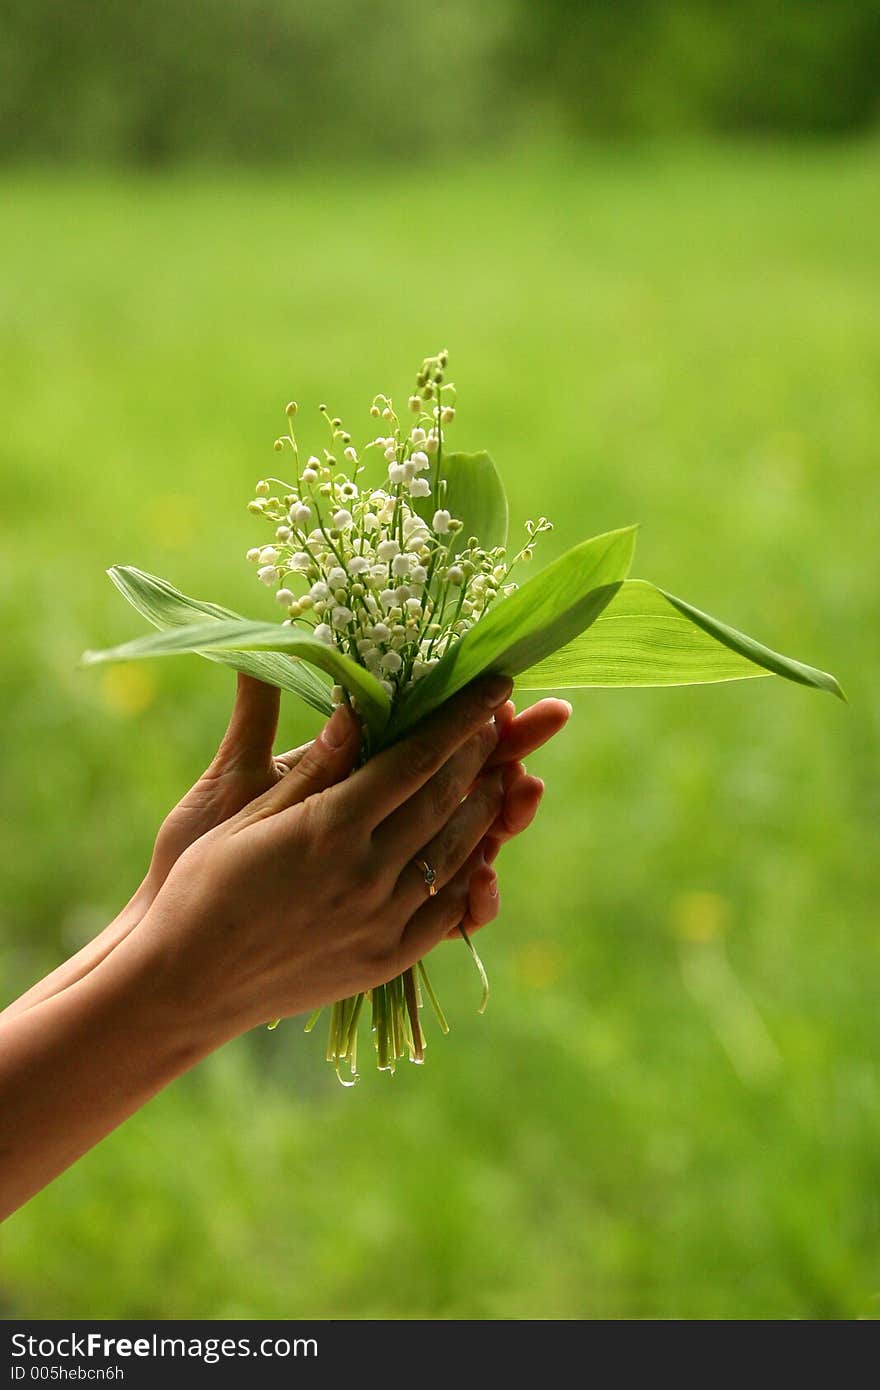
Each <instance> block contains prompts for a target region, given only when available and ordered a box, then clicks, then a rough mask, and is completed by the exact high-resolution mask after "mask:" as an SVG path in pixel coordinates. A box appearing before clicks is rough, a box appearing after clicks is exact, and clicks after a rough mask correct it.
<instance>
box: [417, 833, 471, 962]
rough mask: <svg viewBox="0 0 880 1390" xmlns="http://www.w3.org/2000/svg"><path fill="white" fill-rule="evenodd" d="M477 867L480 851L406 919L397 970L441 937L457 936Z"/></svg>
mask: <svg viewBox="0 0 880 1390" xmlns="http://www.w3.org/2000/svg"><path fill="white" fill-rule="evenodd" d="M480 863H481V859H480V851H479V850H476V851H475V852H474V854H473V855H471V857H470V858H469V859H467V860H466V861H465V862H464V864H463V865H462V866H461V867H460V868H459V870H458V872H457V873H456V874H455V875H454V876H453V877H452V878H451V879H450V881H449V883H447V884H446V885H445V887H444V888H442V889H441V890H440V892H439V893H438V894H437V896H436V897H434V898H429V899H428V901H427V902H425V903H423V904H422V906H421V907H420V908H418V909H417V910H416V911H415V912H414V913H413V915H412V916H411V917H410V919H409V921H408V922H407V924H406V927H405V928H404V932H403V936H402V938H401V942H400V947H399V958H398V959H399V968H400V969H401V970H406V969H407V968H408V967H409V966H410V965H414V964H415V962H416V961H417V960H421V959H422V957H423V956H426V955H427V954H428V952H429V951H431V950H433V948H434V947H435V946H436V945H437V943H438V942H439V941H442V940H443V938H444V937H445V936H452V935H456V936H457V935H458V928H459V923H462V922H464V921H466V920H467V912H468V903H469V897H470V882H471V879H472V877H473V875H474V873H475V872H477V870H478V869H479V868H480Z"/></svg>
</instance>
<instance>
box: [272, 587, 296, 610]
mask: <svg viewBox="0 0 880 1390" xmlns="http://www.w3.org/2000/svg"><path fill="white" fill-rule="evenodd" d="M275 600H276V602H277V603H280V604H281V607H282V608H289V607H290V605H291V604H292V603H293V600H294V596H293V594H292V593H291V591H290V589H279V590H278V593H277V594H276V595H275Z"/></svg>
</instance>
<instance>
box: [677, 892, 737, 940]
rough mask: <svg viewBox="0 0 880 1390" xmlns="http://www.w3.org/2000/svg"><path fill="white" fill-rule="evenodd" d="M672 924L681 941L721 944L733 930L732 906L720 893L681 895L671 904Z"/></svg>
mask: <svg viewBox="0 0 880 1390" xmlns="http://www.w3.org/2000/svg"><path fill="white" fill-rule="evenodd" d="M669 923H670V927H671V928H672V933H673V935H674V936H677V937H678V939H679V941H693V942H697V943H699V942H707V941H718V940H719V938H721V937H722V936H724V935H725V934H726V933H727V932H728V931H729V930H730V924H731V910H730V903H729V902H728V901H727V899H726V898H722V896H721V894H720V893H706V892H692V893H680V894H679V895H678V897H676V898H674V899H673V901H672V907H671V908H670V912H669Z"/></svg>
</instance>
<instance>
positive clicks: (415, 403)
mask: <svg viewBox="0 0 880 1390" xmlns="http://www.w3.org/2000/svg"><path fill="white" fill-rule="evenodd" d="M407 405H408V406H409V408H410V410H411V411H412V413H413V415H418V413H419V411H420V410H421V408H422V402H421V399H420V397H419V396H410V398H409V400H408V401H407Z"/></svg>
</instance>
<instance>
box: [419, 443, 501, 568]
mask: <svg viewBox="0 0 880 1390" xmlns="http://www.w3.org/2000/svg"><path fill="white" fill-rule="evenodd" d="M426 476H432V475H426ZM440 478H441V479H442V480H445V482H446V492H445V495H443V496H441V493H440V490H435V492H434V493H432V495H431V496H430V497H423V498H419V499H418V501H417V502H415V504H414V505H415V507H416V510H417V511H418V512H419V515H420V516H422V517H423V518H424V519H425V521H427V522H430V521H431V519H432V517H433V515H434V512H435V511H436V510H437V508H438V507H445V508H446V510H447V511H448V512H451V513H452V515H453V516H456V517H458V518H459V520H460V521H461V522H463V525H462V529H461V530H460V531H459V532H458V533H457V534H456V535H455V536H452V537H451V538H450V544H449V551H450V554H454V553H455V552H456V551H458V550H460V549H461V548H462V547H463V546H465V545H467V542H468V537H469V536H479V538H480V545H481V546H482V547H483V548H484V550H492V549H493V548H494V547H495V546H496V545H506V544H507V526H508V513H507V494H506V493H505V491H504V484H503V483H502V481H501V475H500V473H499V472H498V469H497V468H496V467H495V464H494V463H493V462H492V460H491V458H490V457H489V455H488V454H487V453H486V452H485V451H484V450H483V451H481V452H480V453H477V454H461V453H449V454H444V455H443V458H442V460H441V466H440Z"/></svg>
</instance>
